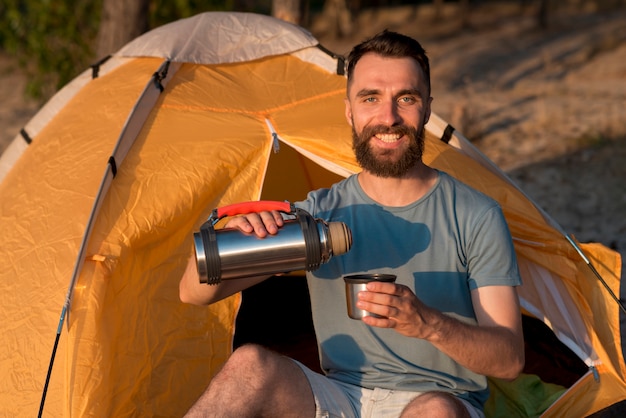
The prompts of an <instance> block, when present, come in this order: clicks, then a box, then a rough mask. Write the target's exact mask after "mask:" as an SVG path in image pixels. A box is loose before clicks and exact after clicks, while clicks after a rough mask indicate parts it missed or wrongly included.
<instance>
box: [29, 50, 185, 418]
mask: <svg viewBox="0 0 626 418" xmlns="http://www.w3.org/2000/svg"><path fill="white" fill-rule="evenodd" d="M170 64H172V63H171V61H169V60H166V61H164V62H163V63H162V64H161V66H160V67H159V69H158V70H157V71H156V72H155V73H154V74H152V77H150V80H149V81H148V83H147V85H146V87H145V88H144V90H143V91H142V93H141V95H140V96H139V99H138V100H137V102H136V103H135V106H134V107H133V109H132V110H131V111H130V113H129V115H128V118H127V119H126V123H125V124H124V127H123V128H122V132H121V134H120V136H119V138H118V140H117V143H116V144H115V148H114V149H113V154H112V155H111V157H110V158H109V161H108V163H107V168H106V171H105V172H104V176H103V177H102V181H101V183H100V187H99V189H98V192H97V193H96V197H95V200H94V205H93V208H92V209H91V213H90V215H89V218H88V220H87V226H86V228H85V234H84V235H83V240H82V243H81V246H80V249H79V250H78V257H77V259H76V263H75V265H74V272H73V273H72V279H71V280H70V284H69V286H68V289H67V294H66V297H65V303H64V304H63V309H62V310H61V316H60V318H59V325H58V327H57V333H56V337H55V340H54V345H53V348H52V355H51V357H50V364H49V365H48V373H47V375H46V382H45V384H44V388H43V393H42V395H41V403H40V405H39V415H38V417H39V418H41V415H42V413H43V407H44V404H45V401H46V395H47V392H48V386H49V384H50V377H51V375H52V366H53V365H54V359H55V357H56V352H57V348H58V346H59V339H60V337H61V332H62V330H63V323H64V322H65V319H66V317H67V316H68V315H69V310H70V304H71V301H72V296H73V293H74V287H75V285H76V282H77V281H78V276H79V275H80V271H81V269H82V267H83V262H84V260H85V251H86V250H87V244H88V242H89V238H90V237H91V231H92V229H93V226H94V224H95V219H96V217H97V215H98V212H99V211H100V206H101V205H102V202H103V201H104V197H105V196H106V194H107V192H108V190H109V187H110V186H111V183H112V182H113V179H114V178H115V175H116V174H117V170H118V168H119V166H120V165H121V164H122V161H124V158H126V155H127V154H128V152H129V151H130V149H131V148H132V146H133V144H134V143H135V140H136V139H137V136H138V135H139V132H140V131H141V129H142V128H143V125H144V123H145V122H146V120H147V119H148V116H149V115H150V112H151V111H152V109H153V108H154V105H155V104H156V102H157V100H158V98H159V96H160V94H161V93H162V92H163V90H164V89H165V85H166V84H167V82H168V81H169V80H170V79H171V77H172V75H173V74H175V73H176V72H177V71H178V69H179V68H180V63H175V64H174V65H172V66H171V67H172V68H170Z"/></svg>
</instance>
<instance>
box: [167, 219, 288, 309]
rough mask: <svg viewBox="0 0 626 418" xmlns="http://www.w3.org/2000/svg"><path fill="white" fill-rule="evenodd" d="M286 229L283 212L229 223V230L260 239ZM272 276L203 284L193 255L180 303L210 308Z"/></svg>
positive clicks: (183, 280) (186, 273) (186, 269)
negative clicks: (282, 227) (253, 235)
mask: <svg viewBox="0 0 626 418" xmlns="http://www.w3.org/2000/svg"><path fill="white" fill-rule="evenodd" d="M281 226H283V218H282V216H281V214H280V212H277V211H272V212H261V213H251V214H248V215H244V216H237V217H234V218H232V219H230V220H229V221H228V223H227V224H226V225H225V227H226V228H237V229H239V230H240V231H243V232H246V233H252V232H254V233H255V234H256V235H257V236H259V237H260V238H263V237H265V236H267V235H268V234H272V235H273V234H276V233H277V232H278V228H280V227H281ZM269 277H270V276H261V277H249V278H244V279H229V280H222V281H221V282H220V283H219V284H212V285H210V284H205V283H201V282H200V277H199V275H198V267H197V265H196V257H195V256H194V255H192V256H191V257H189V259H188V260H187V267H186V268H185V273H184V274H183V277H182V278H181V279H180V283H179V285H178V294H179V297H180V300H181V301H182V302H184V303H191V304H193V305H209V304H211V303H215V302H218V301H220V300H222V299H224V298H227V297H228V296H230V295H233V294H235V293H237V292H241V291H242V290H244V289H247V288H248V287H250V286H253V285H255V284H257V283H260V282H262V281H263V280H265V279H267V278H269Z"/></svg>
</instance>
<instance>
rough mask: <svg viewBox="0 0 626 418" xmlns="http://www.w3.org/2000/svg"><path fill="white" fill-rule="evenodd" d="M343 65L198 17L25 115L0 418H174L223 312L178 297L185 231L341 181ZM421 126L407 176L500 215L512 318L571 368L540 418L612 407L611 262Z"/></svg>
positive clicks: (7, 191) (296, 34)
mask: <svg viewBox="0 0 626 418" xmlns="http://www.w3.org/2000/svg"><path fill="white" fill-rule="evenodd" d="M343 67H344V63H343V61H342V60H341V59H340V58H338V57H335V56H333V55H332V54H330V53H328V52H327V51H325V50H324V49H323V48H320V47H319V45H318V42H317V41H316V40H315V39H314V38H313V37H312V36H311V35H310V34H309V33H308V32H306V31H305V30H303V29H301V28H299V27H297V26H293V25H291V24H288V23H285V22H282V21H278V20H275V19H272V18H270V17H267V16H260V15H252V14H243V13H205V14H201V15H198V16H195V17H192V18H189V19H184V20H181V21H178V22H174V23H172V24H169V25H165V26H163V27H160V28H158V29H155V30H153V31H151V32H149V33H147V34H145V35H143V36H141V37H139V38H137V39H136V40H135V41H133V42H131V43H129V44H128V45H127V46H126V47H124V48H123V49H121V50H120V51H119V52H118V53H116V54H114V55H113V56H112V57H110V59H108V60H106V61H103V62H100V63H98V64H97V65H95V66H94V67H93V68H92V69H90V70H88V71H85V73H83V74H82V75H80V76H79V77H77V78H76V79H75V80H74V81H72V82H71V83H70V84H68V85H67V86H66V87H65V88H64V89H63V90H61V91H60V92H59V93H58V94H57V95H56V96H55V97H53V98H52V100H50V101H49V102H48V103H47V104H46V105H45V106H44V107H43V108H42V109H41V111H40V112H39V113H38V114H37V115H36V116H35V117H34V118H33V119H32V120H31V121H30V122H29V123H28V125H27V126H26V127H25V129H24V130H23V132H22V134H21V135H19V136H18V137H17V138H16V139H15V140H14V141H13V143H12V144H11V146H10V147H9V148H8V149H7V150H6V152H5V153H4V154H3V155H2V158H1V159H0V181H1V183H0V231H2V233H1V234H0V294H2V305H1V308H0V309H2V315H3V321H2V325H1V327H2V328H1V330H2V337H1V338H2V340H1V344H0V376H1V378H0V415H2V416H32V415H34V414H35V413H36V412H37V411H38V410H39V409H40V406H41V405H44V407H43V416H51V417H59V416H80V417H83V416H115V417H124V416H142V417H143V416H171V417H176V416H180V415H182V413H183V412H184V411H186V409H187V408H188V407H189V406H190V405H191V404H192V403H193V401H194V400H195V399H196V398H197V397H198V396H199V394H200V393H201V391H202V390H203V389H204V387H205V386H206V385H207V384H208V382H209V381H210V379H211V377H212V375H213V374H214V373H215V372H216V371H217V370H218V368H219V367H220V365H221V364H222V363H223V362H224V360H225V359H226V358H227V356H228V355H229V353H230V351H231V349H232V340H233V334H234V323H235V318H236V316H237V312H238V308H239V305H240V301H241V298H240V295H236V296H233V297H231V298H229V299H227V300H225V301H223V302H221V303H218V304H216V305H213V306H210V307H195V306H189V305H185V304H182V303H181V302H179V300H178V280H179V277H180V276H181V274H182V271H183V269H184V266H185V261H186V258H187V256H188V255H189V254H190V252H191V247H192V245H191V240H192V232H193V231H195V230H196V229H197V228H198V227H199V225H200V224H201V223H202V222H203V221H204V220H205V219H206V218H207V216H208V214H209V212H210V211H211V210H212V209H213V208H216V207H220V206H224V205H227V204H231V203H235V202H241V201H247V200H256V199H272V200H291V201H295V200H298V199H301V198H303V197H304V196H305V194H306V192H307V191H308V190H311V189H315V188H318V187H323V186H328V185H330V184H331V183H332V182H334V181H337V180H338V179H340V178H342V177H345V176H347V175H349V174H351V173H354V172H356V171H357V170H358V166H357V165H356V163H355V161H354V159H353V155H352V149H351V136H350V131H349V128H348V126H347V124H346V122H345V120H344V115H343V97H344V94H345V91H344V90H345V78H344V77H343V75H342V73H343ZM427 129H428V133H427V145H426V152H427V154H426V157H425V159H426V162H427V163H429V164H432V165H433V166H435V167H437V168H440V169H443V170H445V171H448V172H449V173H450V174H452V175H454V176H456V177H458V178H460V179H462V180H463V181H465V182H466V183H468V184H470V185H472V186H474V187H476V188H477V189H479V190H482V191H484V192H485V193H487V194H489V195H491V196H493V197H494V198H496V199H497V200H499V201H500V203H501V204H502V206H503V208H504V211H505V215H506V217H507V220H508V222H509V225H510V228H511V231H512V234H513V238H514V241H515V247H516V250H517V253H518V256H519V260H520V267H521V270H522V274H523V278H524V286H523V287H522V288H521V289H520V296H521V299H522V305H523V308H524V310H525V313H526V314H527V315H529V316H532V317H534V318H538V319H539V320H541V321H542V322H544V323H545V324H546V325H548V326H549V327H550V328H551V329H552V330H553V331H554V334H555V335H556V337H558V339H559V340H560V341H561V342H562V343H563V344H565V345H566V346H567V347H569V349H570V350H572V351H573V352H574V353H575V354H576V355H577V356H578V357H579V358H580V359H581V360H582V361H584V362H585V363H586V365H587V367H588V372H587V373H586V374H585V375H584V376H583V377H582V378H581V379H580V380H579V381H578V382H577V383H576V384H575V385H573V386H572V387H570V388H567V391H565V393H564V394H563V395H562V396H559V397H558V399H556V400H555V401H554V402H550V403H549V404H548V405H550V407H549V408H548V410H547V411H546V413H545V415H546V416H555V417H556V416H584V415H587V414H590V413H592V412H595V411H598V410H600V409H602V408H604V407H607V406H609V405H611V404H614V403H616V402H618V401H621V400H624V399H626V367H625V365H624V359H623V351H622V344H621V341H620V333H619V314H620V305H619V304H618V303H617V302H616V301H615V300H613V299H612V296H611V295H612V294H613V295H615V294H619V282H620V259H619V255H618V254H617V253H615V252H613V251H611V250H609V249H607V248H605V247H603V246H601V245H598V244H586V245H578V244H577V243H576V242H575V241H574V240H573V239H570V238H567V237H566V236H565V235H564V234H563V233H562V231H560V228H559V227H558V225H556V224H555V223H554V222H553V221H551V220H550V218H549V217H548V216H547V215H546V214H545V213H543V212H542V211H541V210H540V209H539V208H537V207H536V206H535V205H534V204H533V203H532V202H531V201H530V200H529V199H528V198H527V197H525V196H524V194H523V193H522V192H521V191H520V190H518V189H517V188H516V187H515V185H513V184H512V183H511V182H510V181H509V180H508V178H507V177H506V176H505V175H504V174H503V173H502V172H501V171H500V170H498V169H497V167H495V166H493V165H492V164H491V163H490V162H489V161H488V160H487V159H486V158H485V157H484V156H482V155H481V154H480V153H479V152H478V151H477V150H476V149H475V148H473V147H472V146H471V144H469V142H467V140H466V139H465V138H463V136H462V135H460V134H458V133H454V132H453V130H452V129H451V128H450V127H449V126H448V125H447V124H446V123H445V122H444V121H442V120H441V119H439V118H438V117H437V116H436V115H434V116H433V118H432V121H431V122H430V123H429V125H428V127H427ZM588 262H589V263H588ZM590 265H591V266H593V267H595V269H597V272H598V273H599V275H596V274H594V272H593V270H592V268H590ZM598 277H602V281H601V280H600V279H599V278H598ZM622 309H623V308H622ZM55 337H56V338H58V346H57V345H55ZM53 349H56V351H53ZM51 360H54V364H53V367H52V368H50V366H51V363H52V362H51ZM49 371H50V372H51V373H50V375H49V380H48V379H46V377H47V374H48V372H49ZM48 382H49V385H47V386H46V387H44V385H46V384H47V383H48ZM493 388H494V396H493V398H494V403H495V402H496V401H495V400H497V399H505V398H506V396H504V395H502V394H503V393H506V385H502V383H501V382H493ZM43 394H45V404H44V403H43V402H42V398H43V396H42V395H43ZM498 394H499V395H498ZM504 404H506V405H509V406H505V408H510V407H511V406H510V404H507V403H506V402H504ZM501 407H502V406H500V403H498V405H496V406H494V408H501ZM509 416H514V414H513V413H512V412H511V414H510V415H509Z"/></svg>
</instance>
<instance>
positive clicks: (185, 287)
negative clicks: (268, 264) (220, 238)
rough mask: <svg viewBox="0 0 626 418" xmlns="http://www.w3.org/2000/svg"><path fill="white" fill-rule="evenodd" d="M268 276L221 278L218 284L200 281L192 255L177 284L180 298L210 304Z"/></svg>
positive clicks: (189, 301) (188, 301)
mask: <svg viewBox="0 0 626 418" xmlns="http://www.w3.org/2000/svg"><path fill="white" fill-rule="evenodd" d="M267 278H268V277H248V278H245V279H231V280H222V281H221V282H220V283H219V284H206V283H201V282H200V277H199V276H198V268H197V265H196V257H195V256H194V255H192V256H191V257H189V260H188V261H187V267H186V268H185V273H184V274H183V277H182V278H181V279H180V283H179V285H178V294H179V297H180V300H181V301H182V302H184V303H191V304H193V305H210V304H211V303H215V302H218V301H220V300H222V299H224V298H227V297H228V296H230V295H233V294H235V293H237V292H241V291H242V290H244V289H247V288H248V287H250V286H253V285H255V284H257V283H260V282H262V281H263V280H265V279H267Z"/></svg>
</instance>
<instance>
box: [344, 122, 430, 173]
mask: <svg viewBox="0 0 626 418" xmlns="http://www.w3.org/2000/svg"><path fill="white" fill-rule="evenodd" d="M379 133H386V134H400V135H405V136H407V137H408V138H409V147H408V148H407V149H406V150H404V152H403V153H402V154H401V155H400V156H399V157H397V158H394V155H395V154H396V153H397V152H398V151H399V150H382V151H381V152H379V153H378V154H375V153H374V151H373V150H372V147H371V146H370V138H372V137H373V136H374V135H376V134H379ZM352 149H353V150H354V154H355V156H356V160H357V162H358V163H359V165H360V166H361V168H363V169H364V170H367V171H369V172H370V173H372V174H374V175H375V176H378V177H387V178H401V177H404V176H405V175H406V174H407V173H408V172H409V170H410V169H411V168H413V167H415V165H417V163H419V162H420V161H421V160H422V155H423V154H424V127H422V128H421V129H420V130H419V131H418V130H417V129H415V128H411V127H408V126H405V125H401V126H394V127H391V128H390V127H387V126H382V125H376V126H366V127H365V128H363V131H361V133H360V134H358V133H357V132H356V130H355V129H354V123H353V124H352Z"/></svg>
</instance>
